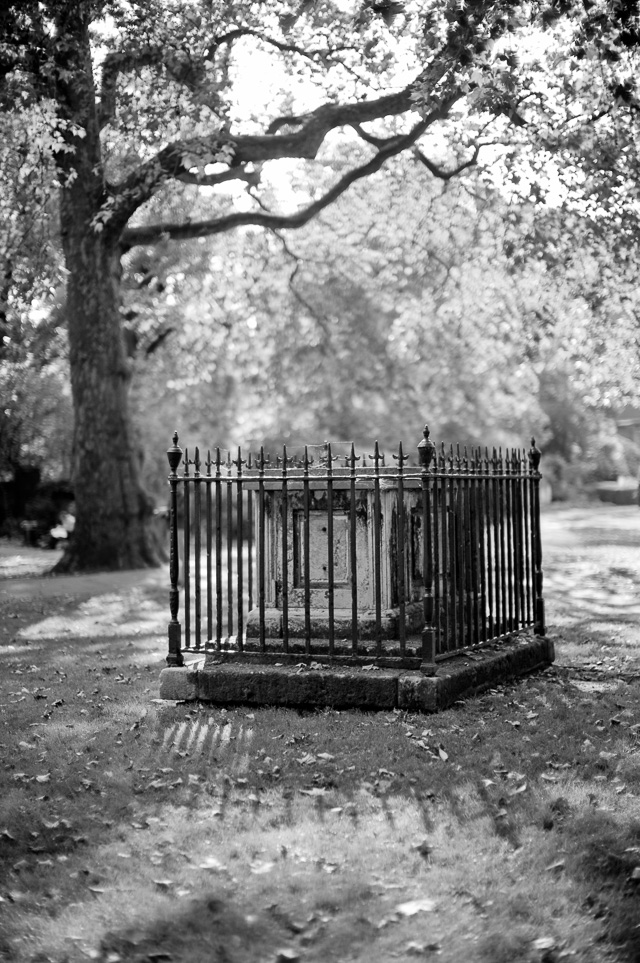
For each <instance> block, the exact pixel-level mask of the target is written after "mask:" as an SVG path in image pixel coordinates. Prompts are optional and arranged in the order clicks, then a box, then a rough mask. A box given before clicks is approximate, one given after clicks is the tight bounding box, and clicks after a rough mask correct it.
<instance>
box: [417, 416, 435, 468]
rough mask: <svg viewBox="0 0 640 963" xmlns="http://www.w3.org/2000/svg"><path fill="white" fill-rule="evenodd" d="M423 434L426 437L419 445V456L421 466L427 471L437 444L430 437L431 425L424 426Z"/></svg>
mask: <svg viewBox="0 0 640 963" xmlns="http://www.w3.org/2000/svg"><path fill="white" fill-rule="evenodd" d="M422 434H423V435H424V438H423V439H422V441H421V442H420V444H419V445H418V457H419V458H420V467H421V468H422V469H423V470H424V471H426V470H427V469H428V467H429V465H430V464H431V462H432V460H433V456H434V455H435V453H436V446H435V445H434V443H433V442H432V441H431V439H430V438H429V425H425V426H424V430H423V432H422Z"/></svg>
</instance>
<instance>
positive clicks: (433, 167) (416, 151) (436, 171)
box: [413, 144, 481, 181]
mask: <svg viewBox="0 0 640 963" xmlns="http://www.w3.org/2000/svg"><path fill="white" fill-rule="evenodd" d="M480 147H481V145H480V144H476V146H475V148H474V151H473V154H472V155H471V157H470V158H469V159H468V160H466V161H462V163H461V164H458V166H457V167H454V168H453V169H452V170H450V171H445V170H443V169H442V168H441V167H438V166H437V164H434V163H433V161H430V160H429V158H428V157H425V155H424V154H423V153H422V151H421V150H420V148H419V147H414V148H413V156H414V157H416V158H417V159H418V160H419V161H420V163H421V164H424V166H425V167H426V168H427V170H428V171H429V172H430V173H431V174H433V176H434V177H439V178H440V180H442V181H450V180H451V178H452V177H456V176H457V175H458V174H461V173H462V171H464V170H466V169H467V168H468V167H473V166H474V164H476V163H477V160H478V154H479V153H480Z"/></svg>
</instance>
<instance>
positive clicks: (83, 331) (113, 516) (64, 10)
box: [55, 4, 159, 571]
mask: <svg viewBox="0 0 640 963" xmlns="http://www.w3.org/2000/svg"><path fill="white" fill-rule="evenodd" d="M89 16H90V9H89V7H88V6H86V5H84V4H68V5H63V6H61V8H60V18H59V22H58V32H59V36H60V37H63V38H65V42H64V43H61V44H60V45H59V47H58V48H57V51H58V56H59V64H58V67H59V71H58V73H57V75H56V80H55V83H56V85H57V86H56V97H57V98H58V103H59V107H60V110H61V112H62V117H63V119H66V120H68V121H71V122H72V123H71V124H70V125H69V126H68V127H67V129H66V130H67V133H66V135H65V141H66V144H65V148H64V149H63V150H61V151H60V153H59V154H58V156H57V163H58V168H59V170H60V172H61V175H62V178H61V179H62V184H63V186H62V189H61V202H60V227H61V234H62V244H63V250H64V256H65V264H66V268H67V279H68V280H67V298H66V314H67V324H68V333H69V347H70V365H71V389H72V395H73V409H74V421H75V423H74V453H73V487H74V492H75V498H76V526H75V531H74V533H73V537H72V539H71V543H70V545H69V548H68V550H67V552H66V553H65V556H64V558H63V559H62V561H61V562H60V563H59V565H58V570H59V571H60V570H61V571H92V570H93V571H96V570H98V569H125V568H137V567H141V566H147V565H154V564H157V563H158V561H159V559H158V552H157V551H156V545H155V541H156V540H155V538H154V535H153V532H152V529H151V526H150V524H149V521H150V517H151V513H152V510H153V508H152V505H151V502H150V500H149V498H148V497H147V495H145V493H144V491H143V489H142V486H141V484H140V464H139V460H140V459H139V455H138V452H137V450H136V446H135V443H134V439H133V436H132V426H131V421H130V418H129V411H128V403H127V393H128V385H129V377H130V375H129V370H128V364H127V356H126V352H125V348H124V340H123V330H122V323H121V318H120V251H119V244H118V235H117V233H116V232H114V231H110V230H109V223H108V217H107V218H106V221H105V219H104V215H105V213H108V206H107V207H106V208H105V201H106V200H107V194H106V190H105V183H104V170H103V163H102V156H101V149H100V131H99V125H98V117H97V112H96V94H95V85H94V80H93V73H92V63H91V48H90V40H89ZM100 215H102V218H103V219H102V220H100Z"/></svg>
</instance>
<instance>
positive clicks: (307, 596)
mask: <svg viewBox="0 0 640 963" xmlns="http://www.w3.org/2000/svg"><path fill="white" fill-rule="evenodd" d="M302 489H303V491H302V509H303V527H302V540H303V548H302V555H303V559H304V651H305V653H306V654H307V655H310V653H311V573H310V571H309V555H310V549H309V449H308V447H307V445H305V446H304V462H303V475H302Z"/></svg>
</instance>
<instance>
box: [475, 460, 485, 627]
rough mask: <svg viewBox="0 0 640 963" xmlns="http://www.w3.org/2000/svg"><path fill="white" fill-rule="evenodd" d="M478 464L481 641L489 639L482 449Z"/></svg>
mask: <svg viewBox="0 0 640 963" xmlns="http://www.w3.org/2000/svg"><path fill="white" fill-rule="evenodd" d="M476 466H477V470H478V477H477V478H476V483H477V492H478V495H477V498H478V501H477V507H478V551H479V553H480V557H479V561H478V564H479V567H480V641H481V642H486V641H487V562H486V556H485V531H486V525H487V506H486V499H485V493H486V479H485V477H484V461H483V458H482V450H481V449H480V448H478V450H477V451H476Z"/></svg>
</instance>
